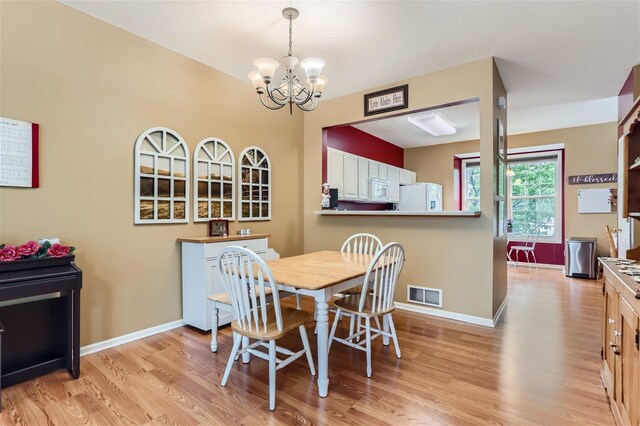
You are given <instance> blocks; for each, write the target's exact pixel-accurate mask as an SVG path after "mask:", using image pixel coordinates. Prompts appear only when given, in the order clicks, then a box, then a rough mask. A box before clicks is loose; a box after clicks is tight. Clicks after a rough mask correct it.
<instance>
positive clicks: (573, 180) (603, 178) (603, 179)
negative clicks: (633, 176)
mask: <svg viewBox="0 0 640 426" xmlns="http://www.w3.org/2000/svg"><path fill="white" fill-rule="evenodd" d="M568 179H569V185H585V184H590V183H610V182H617V181H618V174H617V173H602V174H599V175H577V176H569V178H568Z"/></svg>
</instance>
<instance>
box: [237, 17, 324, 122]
mask: <svg viewBox="0 0 640 426" xmlns="http://www.w3.org/2000/svg"><path fill="white" fill-rule="evenodd" d="M299 14H300V13H299V12H298V10H297V9H294V8H293V7H287V8H286V9H284V10H283V11H282V16H284V17H285V18H286V19H288V20H289V54H288V55H287V56H285V57H284V58H282V60H281V61H282V63H283V64H284V66H285V67H286V71H285V75H284V77H283V78H282V81H281V82H280V84H279V85H278V86H276V87H274V88H271V89H270V88H269V84H271V80H272V79H273V77H274V75H275V72H276V68H278V67H279V66H280V63H279V62H278V61H276V60H275V59H269V58H260V59H256V60H255V62H254V63H253V64H254V65H255V66H256V67H257V68H258V70H257V71H251V72H250V73H249V79H250V80H251V81H252V82H253V87H254V88H255V89H256V92H257V93H258V95H260V102H262V105H264V106H265V107H267V108H269V109H273V110H276V109H280V108H282V107H283V106H285V105H287V104H289V113H290V114H293V105H294V104H295V105H296V106H297V107H298V108H300V109H301V110H303V111H313V110H314V109H315V107H316V106H317V105H318V100H319V99H320V96H322V92H323V91H324V86H325V85H326V84H327V81H328V79H327V77H325V76H322V75H320V71H322V67H324V64H325V62H324V61H323V60H322V59H320V58H309V59H305V60H304V61H302V62H300V60H299V59H298V58H296V57H295V56H293V54H292V51H291V45H292V38H293V20H294V19H296V18H297V17H298V15H299ZM298 63H300V67H301V68H302V69H303V70H304V72H305V74H306V75H307V85H305V84H302V83H301V82H300V80H299V79H298V76H297V75H296V74H295V68H296V65H298ZM265 94H266V96H265Z"/></svg>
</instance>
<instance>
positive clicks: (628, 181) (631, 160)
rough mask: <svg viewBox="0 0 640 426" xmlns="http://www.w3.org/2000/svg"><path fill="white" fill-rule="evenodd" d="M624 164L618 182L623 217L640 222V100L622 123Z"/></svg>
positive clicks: (639, 99)
mask: <svg viewBox="0 0 640 426" xmlns="http://www.w3.org/2000/svg"><path fill="white" fill-rule="evenodd" d="M619 125H620V127H621V128H622V137H621V140H620V144H621V147H622V149H621V151H622V152H621V153H622V164H623V168H622V170H620V173H619V174H620V176H619V178H618V179H619V181H618V199H619V203H620V205H619V208H620V209H621V211H622V217H623V218H626V217H633V218H634V219H637V220H640V98H638V99H637V100H636V101H635V103H634V104H633V106H632V107H631V109H630V110H629V112H628V113H627V115H626V116H625V117H624V118H623V119H622V121H620V123H619Z"/></svg>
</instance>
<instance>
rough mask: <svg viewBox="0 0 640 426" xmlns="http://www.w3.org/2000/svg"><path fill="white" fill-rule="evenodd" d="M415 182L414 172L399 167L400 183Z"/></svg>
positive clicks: (408, 183)
mask: <svg viewBox="0 0 640 426" xmlns="http://www.w3.org/2000/svg"><path fill="white" fill-rule="evenodd" d="M414 183H416V172H414V171H411V170H407V169H400V185H413V184H414Z"/></svg>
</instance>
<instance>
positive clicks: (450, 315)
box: [394, 302, 494, 327]
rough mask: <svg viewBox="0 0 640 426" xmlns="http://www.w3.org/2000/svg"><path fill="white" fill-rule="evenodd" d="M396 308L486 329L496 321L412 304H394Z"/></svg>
mask: <svg viewBox="0 0 640 426" xmlns="http://www.w3.org/2000/svg"><path fill="white" fill-rule="evenodd" d="M394 304H395V305H396V308H398V309H401V310H403V311H409V312H415V313H418V314H426V315H431V316H434V317H440V318H447V319H452V320H456V321H462V322H468V323H469V324H476V325H481V326H484V327H493V326H494V320H493V319H490V318H482V317H476V316H473V315H467V314H460V313H458V312H451V311H445V310H444V309H434V308H429V307H427V306H418V305H413V304H410V303H402V302H394Z"/></svg>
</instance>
